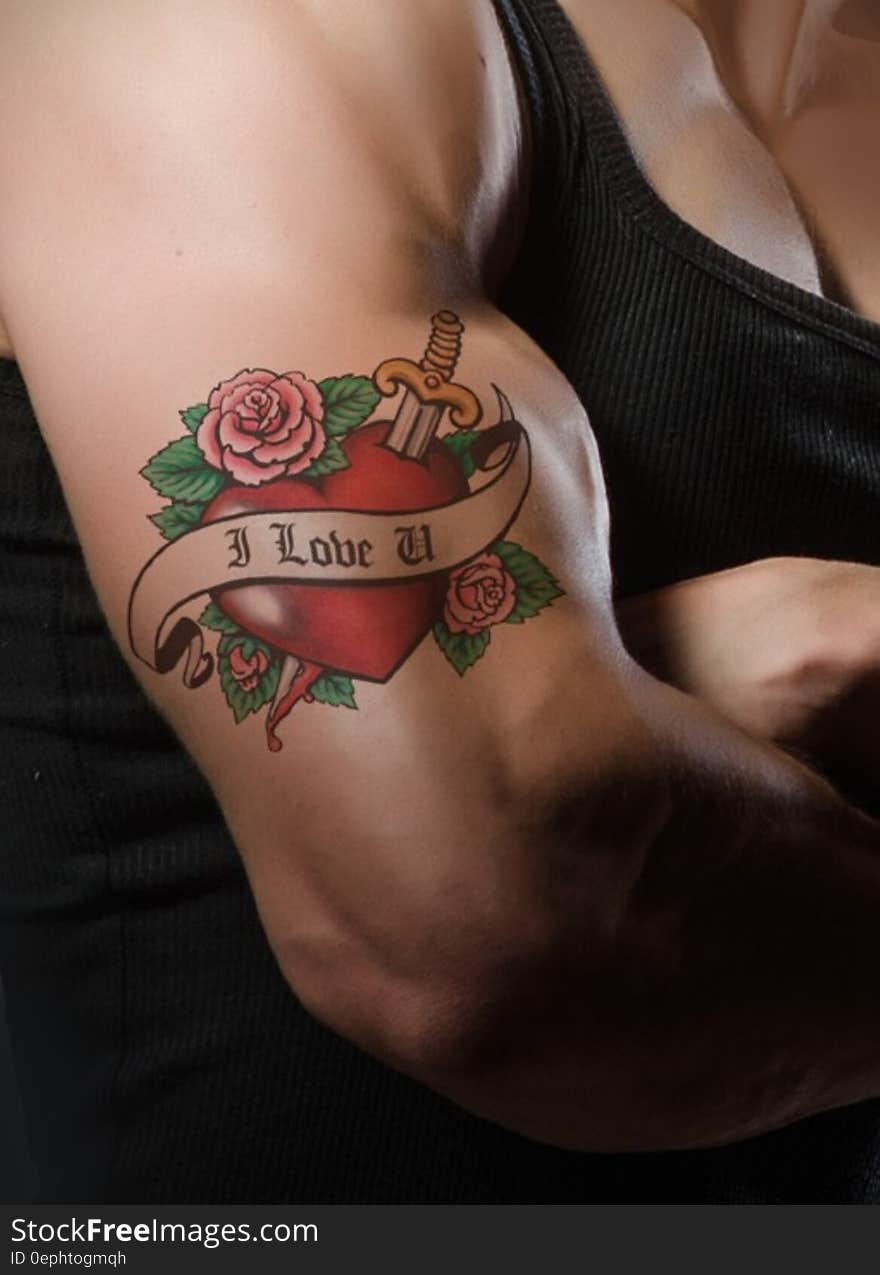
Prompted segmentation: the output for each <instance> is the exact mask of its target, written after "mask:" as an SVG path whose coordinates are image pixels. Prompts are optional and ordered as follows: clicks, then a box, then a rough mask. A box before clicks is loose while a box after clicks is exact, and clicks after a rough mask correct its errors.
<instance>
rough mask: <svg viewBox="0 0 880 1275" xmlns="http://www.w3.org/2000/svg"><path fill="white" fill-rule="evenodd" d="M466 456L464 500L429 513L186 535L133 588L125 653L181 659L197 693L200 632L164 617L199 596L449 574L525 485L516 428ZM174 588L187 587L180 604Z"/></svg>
mask: <svg viewBox="0 0 880 1275" xmlns="http://www.w3.org/2000/svg"><path fill="white" fill-rule="evenodd" d="M471 455H472V456H473V458H474V461H475V463H476V466H477V468H476V471H475V473H474V475H473V476H472V478H471V479H470V481H469V487H470V491H469V494H468V495H467V496H463V497H461V498H460V499H459V500H455V501H452V502H451V503H449V504H446V505H440V506H437V507H435V508H432V509H422V510H417V511H406V512H403V511H399V510H398V511H396V512H390V513H389V512H387V511H379V512H372V511H369V512H368V511H366V510H359V509H308V510H291V511H290V512H285V511H280V510H277V509H273V510H271V511H270V512H267V513H253V514H244V515H241V516H232V517H227V518H221V519H218V521H216V522H212V523H208V524H206V525H205V526H204V527H200V528H198V529H197V530H196V531H191V532H187V534H186V535H184V536H181V537H180V538H179V539H178V540H175V541H173V542H172V543H171V544H169V545H166V546H165V547H164V548H162V549H160V550H159V552H158V553H156V554H155V555H154V556H153V557H152V558H151V559H150V560H149V562H148V563H147V564H146V566H145V567H144V568H143V570H142V571H141V573H140V575H139V576H138V578H137V580H136V581H135V584H134V588H133V589H132V593H131V599H130V601H129V608H128V633H129V641H130V643H131V647H132V650H133V651H134V653H135V655H136V656H137V657H138V659H139V660H141V661H142V662H143V663H144V664H147V665H149V667H150V668H152V669H154V670H155V671H156V672H159V673H168V672H170V671H171V669H173V668H174V667H175V666H176V665H177V664H178V663H179V662H180V660H181V659H185V661H186V663H185V666H184V673H183V680H184V683H185V684H186V685H187V686H200V685H201V684H202V682H204V681H206V680H207V678H208V677H209V676H210V673H211V671H212V668H213V661H212V660H211V657H210V656H208V655H205V654H204V653H203V649H202V631H201V629H200V628H199V626H198V624H196V623H195V622H194V621H193V620H192V619H190V618H188V617H186V616H180V617H178V618H177V619H174V618H173V617H174V615H175V612H178V611H179V610H180V609H181V608H182V607H184V606H186V605H187V604H188V603H191V602H192V601H193V600H194V599H196V598H201V597H202V595H204V594H206V593H210V592H212V591H213V590H215V589H224V588H228V587H229V586H230V585H236V584H244V583H247V584H261V583H265V584H272V583H276V582H277V583H288V584H317V583H321V584H329V585H334V584H335V585H351V584H356V585H359V586H364V587H368V586H369V585H371V584H385V583H389V582H393V581H404V580H411V579H415V578H417V577H419V576H425V575H433V574H434V573H435V572H441V571H451V570H452V569H453V568H454V567H456V566H459V565H460V564H461V563H462V562H466V561H467V560H468V559H469V558H473V557H474V556H475V555H476V554H478V553H480V552H481V551H482V550H483V549H485V548H486V546H487V545H490V544H492V542H493V541H494V540H497V539H498V538H499V537H500V536H502V535H503V534H504V533H505V531H506V530H507V529H508V527H510V526H511V524H512V523H513V522H514V521H515V519H516V517H517V514H518V513H519V509H520V506H521V505H522V502H523V499H524V497H525V494H526V492H527V490H528V486H529V480H530V477H531V453H530V449H529V442H528V438H527V436H526V434H525V431H524V430H523V428H522V426H521V425H519V424H518V423H517V422H516V421H512V420H507V421H504V422H503V423H502V424H499V425H496V426H494V427H493V428H492V429H489V430H487V431H486V432H485V434H484V435H483V436H482V437H481V438H480V439H479V440H478V442H477V443H476V444H475V445H474V447H473V448H472V451H471ZM412 463H417V462H412ZM183 581H192V582H193V586H194V587H192V588H190V589H188V590H187V592H186V593H185V594H184V595H183V596H181V587H182V582H183Z"/></svg>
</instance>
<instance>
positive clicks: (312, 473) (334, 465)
mask: <svg viewBox="0 0 880 1275" xmlns="http://www.w3.org/2000/svg"><path fill="white" fill-rule="evenodd" d="M337 469H348V459H347V457H346V455H345V452H344V451H343V450H342V448H341V447H340V446H339V443H338V442H337V440H336V439H335V438H330V437H329V435H328V437H327V438H326V439H325V441H324V447H323V450H322V452H321V455H320V456H319V457H318V458H317V460H313V461H312V463H311V465H309V467H308V469H304V470H303V471H302V477H303V478H323V477H324V476H325V474H332V473H335V472H336V470H337Z"/></svg>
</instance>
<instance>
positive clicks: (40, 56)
mask: <svg viewBox="0 0 880 1275" xmlns="http://www.w3.org/2000/svg"><path fill="white" fill-rule="evenodd" d="M3 16H4V26H5V32H4V40H3V48H2V51H0V82H2V84H3V90H2V96H3V101H4V118H5V123H4V126H3V128H2V130H0V176H2V177H3V179H4V181H3V185H4V186H5V187H6V188H7V189H8V186H9V183H10V182H13V183H17V184H19V185H22V186H24V187H25V188H27V186H28V174H29V173H30V174H33V173H35V172H36V171H37V170H38V169H39V168H40V166H41V165H43V164H45V165H49V166H51V165H57V166H59V167H60V175H61V176H62V177H63V176H64V174H65V173H66V172H68V171H70V170H71V169H74V170H75V169H77V168H85V167H87V168H88V169H89V171H90V173H91V174H92V176H93V177H97V178H98V179H101V178H102V177H103V176H106V175H107V174H108V173H111V174H114V175H118V174H120V173H122V174H125V175H126V176H127V177H128V178H130V179H131V180H132V181H134V182H135V183H137V181H138V178H139V174H144V173H147V172H149V171H150V169H151V167H155V166H157V165H158V166H161V167H162V168H164V170H165V171H171V170H172V169H175V168H176V169H177V170H179V171H181V170H182V171H184V172H186V173H190V172H192V171H193V170H198V171H199V172H200V173H201V176H202V178H203V184H209V183H210V182H211V181H212V180H213V179H214V178H215V177H217V178H218V179H222V180H226V179H227V178H228V167H229V164H230V158H231V157H232V160H233V162H235V163H237V164H241V165H242V166H243V171H242V180H243V181H245V180H246V179H247V175H248V171H249V169H250V168H252V167H253V166H257V165H259V166H262V168H263V171H264V172H265V171H267V170H268V166H269V163H270V160H271V157H273V156H274V157H275V167H276V169H278V170H280V169H282V168H283V169H284V172H285V179H286V178H287V175H288V170H289V169H291V168H293V169H296V171H297V172H298V173H299V174H300V176H301V183H302V184H301V188H300V189H298V191H297V196H298V198H300V199H302V198H308V197H309V190H310V188H311V189H313V190H314V189H315V188H316V187H317V186H318V185H319V181H320V178H321V176H322V173H323V172H326V171H327V170H328V168H329V169H330V170H332V169H333V167H334V163H336V162H338V163H339V164H340V165H342V164H344V165H345V166H346V167H347V168H348V169H349V170H351V168H352V167H354V169H355V170H357V169H365V168H367V167H369V168H370V169H371V170H372V172H373V173H374V174H376V175H379V174H381V176H382V179H383V180H384V181H386V182H388V183H397V185H398V186H399V187H400V195H401V198H404V197H405V198H408V199H409V200H410V201H411V202H412V203H413V204H414V205H420V206H421V209H422V211H424V212H425V213H426V215H428V216H430V217H433V218H435V219H436V220H438V221H439V222H441V223H443V222H448V223H450V224H452V223H455V222H456V220H457V219H458V218H460V216H461V213H462V210H463V209H464V208H466V207H467V206H468V205H469V204H472V203H473V199H474V194H475V188H477V187H479V186H480V185H481V184H482V183H484V182H485V181H487V180H491V174H492V173H493V172H494V171H495V170H496V169H497V167H498V166H497V165H495V164H490V165H486V164H485V163H483V162H482V161H483V159H484V157H485V155H486V150H487V146H488V147H489V148H490V149H491V150H492V151H493V152H495V153H496V154H497V157H498V158H499V159H500V161H501V167H502V168H505V167H506V166H507V165H508V164H509V163H510V162H513V161H514V153H515V149H516V137H515V134H516V129H517V119H516V97H515V90H514V88H513V85H512V83H511V81H510V68H509V65H508V64H507V59H506V55H505V51H504V46H503V40H502V37H501V35H500V32H499V30H498V27H497V23H496V20H495V17H494V13H493V8H492V4H491V0H456V3H454V4H449V3H448V0H407V3H405V4H401V3H400V0H371V2H370V3H369V4H363V3H360V2H358V0H151V3H150V4H149V5H146V4H141V3H134V2H133V0H122V2H121V3H120V0H78V3H77V4H76V5H68V4H64V3H61V0H6V2H5V5H4V6H3ZM322 166H323V167H322ZM44 171H45V170H44ZM221 175H222V176H221ZM151 177H152V174H151ZM45 193H46V192H45V191H43V194H44V195H45ZM23 198H26V193H25V192H23ZM13 202H14V201H13ZM0 219H2V211H0ZM0 229H2V220H0Z"/></svg>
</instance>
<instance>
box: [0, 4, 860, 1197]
mask: <svg viewBox="0 0 880 1275" xmlns="http://www.w3.org/2000/svg"><path fill="white" fill-rule="evenodd" d="M497 8H498V11H499V16H500V18H501V20H502V22H503V24H504V27H505V30H506V31H507V33H508V35H509V38H510V41H511V48H512V49H513V50H514V53H515V57H516V60H517V62H518V64H519V67H520V71H521V73H522V78H523V83H524V85H525V86H526V91H527V96H528V99H529V107H530V111H531V115H532V123H533V130H534V135H535V150H536V156H537V160H538V162H537V163H536V169H535V182H534V187H533V192H532V208H531V217H530V222H529V226H528V229H527V233H526V238H525V243H524V246H523V250H522V254H521V257H520V260H519V261H518V263H517V265H516V267H515V269H514V270H513V272H512V274H511V277H510V279H509V281H508V287H507V289H506V294H505V298H504V305H505V307H506V309H507V310H508V311H509V312H510V313H511V315H512V316H513V317H514V318H515V319H516V320H517V321H518V322H519V323H521V324H522V325H523V326H524V327H525V328H526V329H527V330H529V331H530V332H531V333H532V334H533V335H534V336H535V337H536V338H537V339H538V340H539V341H540V342H541V343H542V344H543V345H544V347H545V348H546V349H547V350H548V352H549V353H550V354H551V355H552V356H553V357H554V358H555V359H556V361H557V363H559V365H560V367H562V369H563V371H565V372H566V374H567V375H568V376H569V378H570V380H571V381H572V382H573V384H574V385H575V387H576V388H577V389H578V391H579V392H580V393H581V395H582V396H583V399H584V401H585V403H586V404H587V406H588V408H589V410H590V414H591V418H592V421H593V425H594V428H595V429H596V431H597V434H598V436H599V439H600V444H601V447H602V451H603V459H604V463H605V466H606V472H607V476H608V480H609V484H610V488H611V495H612V502H613V506H614V515H615V530H614V565H615V572H616V577H617V581H618V584H619V587H620V589H621V590H624V591H631V590H637V589H642V588H645V587H648V586H651V585H655V584H660V583H663V582H666V581H669V580H673V579H677V578H680V577H682V576H686V575H689V574H692V573H696V572H702V571H708V570H713V569H716V568H718V567H721V566H727V565H730V564H731V563H734V562H740V561H743V560H745V559H748V558H751V557H756V556H764V555H767V554H773V553H782V552H803V553H816V554H825V555H834V556H840V557H849V558H856V559H862V560H865V561H873V562H876V561H878V534H877V530H876V526H877V523H876V516H875V511H876V508H877V497H878V494H880V443H878V432H877V430H878V419H877V416H878V412H877V408H878V402H880V359H878V354H880V329H878V327H877V326H876V325H873V324H869V323H866V322H865V321H863V320H860V319H857V318H856V317H855V316H852V315H849V314H848V313H847V312H846V311H843V310H841V309H840V308H839V307H836V306H833V305H832V304H831V303H829V302H824V301H821V300H820V299H815V298H811V297H809V296H807V295H806V294H804V293H801V292H799V290H797V289H796V288H792V287H789V286H788V285H785V284H781V283H779V282H778V281H776V280H773V279H772V278H771V277H770V276H767V275H765V274H763V273H762V272H761V271H757V270H755V269H754V268H752V267H749V266H746V265H745V264H744V263H742V262H740V261H738V260H737V259H735V258H732V257H731V256H730V255H729V254H727V253H724V252H723V251H722V250H721V249H717V248H715V247H714V246H712V245H711V244H709V243H708V241H706V240H704V239H702V238H701V237H700V236H699V235H697V234H696V232H693V231H690V230H689V229H688V228H687V227H686V226H685V225H684V224H683V223H681V222H680V221H679V220H678V219H677V218H676V217H674V215H673V214H671V213H669V212H668V211H667V210H665V209H664V208H663V206H662V205H660V204H659V201H657V200H656V199H655V198H654V197H653V195H652V193H651V192H650V189H649V188H647V187H646V186H645V184H644V182H643V180H642V179H641V177H640V174H639V173H638V169H637V167H636V166H635V164H634V162H633V159H632V156H631V155H630V153H629V152H628V150H627V148H626V144H625V141H624V139H623V137H622V134H621V132H620V129H619V125H618V124H617V121H616V120H615V118H614V115H613V112H611V111H610V109H609V106H608V103H607V101H606V99H605V98H604V95H603V93H602V90H601V87H600V85H599V83H598V81H597V79H596V77H595V75H594V73H593V71H592V69H591V67H590V65H589V62H588V61H587V59H586V57H585V56H584V54H583V51H582V50H581V49H580V47H579V45H578V43H577V40H576V39H575V38H574V35H573V33H572V32H571V30H570V28H569V27H568V25H567V23H566V22H565V20H564V18H563V16H562V14H561V12H560V11H559V9H558V8H557V6H556V5H555V4H554V3H551V2H550V0H531V2H530V3H528V4H526V3H525V0H497ZM0 440H2V445H3V460H4V463H3V465H2V466H0V652H2V657H3V658H2V662H0V754H2V758H3V765H2V766H0V812H2V827H3V834H2V838H0V959H2V962H3V971H4V977H5V981H6V991H7V999H8V1008H9V1015H10V1022H11V1028H12V1032H13V1037H14V1045H15V1052H16V1059H17V1065H18V1070H19V1075H20V1079H21V1082H22V1087H23V1089H24V1093H25V1100H26V1104H27V1109H28V1117H29V1121H30V1125H31V1131H32V1137H33V1140H34V1151H35V1155H36V1158H37V1159H38V1161H39V1168H40V1173H41V1180H42V1195H41V1198H42V1199H44V1200H47V1201H53V1200H54V1201H61V1200H63V1201H65V1202H68V1203H70V1202H82V1203H92V1204H94V1203H107V1202H114V1201H125V1202H133V1201H139V1202H149V1203H160V1202H181V1203H195V1202H214V1203H231V1202H267V1203H268V1202H285V1201H298V1202H303V1203H305V1202H312V1203H318V1202H357V1203H369V1202H397V1203H420V1202H433V1203H442V1202H465V1203H476V1202H509V1203H517V1202H524V1203H530V1202H534V1203H537V1202H551V1203H579V1202H602V1201H611V1202H625V1201H636V1202H655V1203H662V1202H689V1201H696V1202H731V1203H734V1202H754V1203H763V1202H774V1201H783V1202H785V1201H788V1202H813V1201H824V1202H844V1201H847V1202H855V1201H873V1202H876V1201H877V1200H878V1199H880V1186H878V1130H880V1114H878V1110H880V1108H878V1104H874V1103H872V1104H865V1105H862V1106H860V1107H855V1108H851V1109H850V1110H848V1111H844V1112H840V1113H833V1114H830V1115H827V1116H823V1117H820V1118H817V1119H813V1120H809V1121H804V1122H802V1123H801V1124H800V1125H797V1126H795V1127H794V1128H791V1129H787V1130H784V1131H782V1132H780V1133H777V1134H772V1135H768V1136H766V1137H764V1138H761V1139H757V1140H755V1141H753V1142H750V1143H746V1144H742V1145H740V1146H735V1147H730V1148H726V1149H723V1150H719V1151H709V1152H696V1153H688V1154H674V1155H653V1156H594V1155H577V1154H573V1153H567V1152H561V1151H556V1150H554V1149H552V1148H547V1147H541V1146H538V1145H536V1144H533V1143H531V1142H528V1141H527V1140H525V1139H522V1138H519V1137H516V1136H515V1135H513V1134H509V1133H507V1132H505V1131H503V1130H501V1129H499V1128H496V1127H494V1126H492V1125H489V1124H487V1123H485V1122H483V1121H479V1120H476V1119H474V1118H472V1117H470V1116H467V1115H465V1114H464V1113H463V1112H461V1111H459V1110H457V1109H456V1108H454V1107H453V1106H451V1105H450V1104H448V1103H446V1102H445V1101H443V1100H442V1099H440V1098H438V1097H436V1096H435V1095H433V1094H431V1093H429V1092H428V1091H427V1090H424V1089H422V1088H421V1087H420V1086H418V1085H416V1084H413V1083H411V1082H409V1081H407V1080H405V1079H403V1078H402V1077H400V1076H398V1075H396V1074H394V1073H393V1072H391V1071H389V1070H388V1069H386V1068H384V1067H382V1066H380V1065H379V1064H378V1063H375V1062H373V1061H372V1060H371V1059H369V1058H367V1057H366V1056H365V1055H363V1054H362V1053H360V1052H359V1051H358V1050H357V1049H355V1048H354V1047H353V1046H351V1045H349V1044H347V1043H346V1042H345V1041H343V1040H341V1039H339V1038H338V1037H337V1036H335V1035H333V1034H332V1033H331V1032H329V1031H327V1030H325V1029H324V1028H322V1027H320V1026H319V1025H318V1024H317V1023H315V1022H314V1020H313V1019H311V1018H310V1017H309V1015H307V1014H306V1013H305V1012H304V1011H303V1010H302V1008H301V1007H300V1006H299V1005H298V1003H297V1001H296V999H295V998H294V997H293V995H292V994H291V993H290V991H289V990H288V988H287V987H286V985H285V984H284V983H283V981H282V979H281V977H280V975H279V974H278V972H277V969H276V967H275V965H274V962H273V960H272V958H271V956H270V953H269V951H268V948H267V945H266V942H265V939H264V937H263V934H262V931H261V929H260V926H259V923H258V920H257V917H256V915H255V911H254V908H253V904H252V902H251V898H250V895H249V892H248V889H247V885H246V882H245V879H244V875H243V872H242V870H241V867H240V865H239V862H238V860H237V857H236V854H235V851H234V849H233V847H232V845H231V844H230V841H229V838H228V836H227V833H226V831H225V829H224V827H223V823H222V820H221V818H220V816H219V814H218V811H217V809H216V806H215V804H214V801H213V799H212V797H211V794H210V792H209V791H208V790H207V788H206V786H205V784H204V782H203V781H202V779H201V778H200V776H199V775H198V773H197V771H196V769H195V767H194V766H193V765H192V764H191V763H190V761H189V760H188V758H187V757H186V756H185V754H184V753H183V751H182V750H181V748H180V747H179V746H178V745H177V743H176V742H175V740H174V739H173V738H172V736H171V734H170V733H169V731H168V730H167V728H166V727H165V726H164V725H163V723H162V722H161V720H160V719H159V718H158V717H157V715H156V714H155V713H154V712H153V710H152V709H151V708H150V706H149V704H148V703H147V701H146V699H145V697H144V696H143V694H142V693H141V691H140V690H139V689H138V687H137V685H136V684H135V682H134V680H133V679H132V677H131V676H130V674H129V672H128V670H127V668H126V666H125V664H124V662H123V660H122V658H121V656H120V655H119V654H118V652H117V651H116V649H115V647H114V645H113V643H112V640H111V639H110V636H109V634H108V632H107V630H106V627H105V625H104V622H103V619H102V617H101V614H100V611H99V608H98V606H97V603H96V601H95V598H94V596H93V594H92V590H91V587H90V585H89V582H88V578H87V576H86V572H85V569H84V567H83V563H82V559H81V556H80V553H79V549H78V546H77V542H76V537H75V534H74V531H73V529H72V527H71V525H70V521H69V519H68V516H67V513H66V510H65V507H64V503H63V499H62V496H61V492H60V489H59V487H58V484H57V481H56V479H55V476H54V473H53V471H52V466H51V462H50V460H49V457H48V454H47V452H46V450H45V448H44V446H43V443H42V441H41V439H40V436H39V432H38V429H37V424H36V421H35V419H34V416H33V412H32V410H31V405H30V401H29V398H28V395H27V390H26V387H25V385H24V383H23V381H22V379H21V376H20V374H19V371H18V369H17V367H16V366H15V364H13V363H9V362H0ZM744 941H746V942H747V941H748V938H747V935H745V936H744ZM523 1030H524V1031H528V1024H523ZM645 1065H646V1067H650V1059H646V1060H645Z"/></svg>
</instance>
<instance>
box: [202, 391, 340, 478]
mask: <svg viewBox="0 0 880 1275" xmlns="http://www.w3.org/2000/svg"><path fill="white" fill-rule="evenodd" d="M323 420H324V401H323V399H322V397H321V391H320V390H319V389H318V387H317V385H316V384H315V382H314V381H310V380H309V379H308V378H307V377H305V376H303V374H302V373H301V372H285V373H284V374H283V375H281V376H279V375H278V374H277V373H276V372H269V371H267V370H266V369H265V368H260V367H258V368H245V369H243V370H242V371H241V372H239V373H238V374H237V375H236V376H233V377H232V379H231V380H229V381H221V382H220V384H219V385H216V386H215V387H214V389H213V390H211V395H210V398H209V399H208V411H207V413H206V415H205V417H204V419H203V420H202V423H201V425H199V428H198V431H197V433H196V441H197V443H198V445H199V447H200V448H201V450H202V454H203V455H204V457H205V460H206V461H207V462H208V464H209V465H213V467H214V468H215V469H221V470H224V471H225V472H226V473H227V474H229V476H230V477H231V478H234V479H235V481H236V482H238V483H244V484H245V485H246V486H248V487H256V486H258V485H259V484H260V483H266V482H269V481H270V480H271V479H273V478H281V477H282V476H283V475H290V474H298V473H300V472H301V471H302V470H304V469H307V468H308V466H309V465H310V464H311V463H312V461H313V460H315V459H316V458H317V457H318V456H320V454H321V452H322V451H323V450H324V442H325V436H324V426H323Z"/></svg>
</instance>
